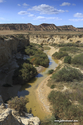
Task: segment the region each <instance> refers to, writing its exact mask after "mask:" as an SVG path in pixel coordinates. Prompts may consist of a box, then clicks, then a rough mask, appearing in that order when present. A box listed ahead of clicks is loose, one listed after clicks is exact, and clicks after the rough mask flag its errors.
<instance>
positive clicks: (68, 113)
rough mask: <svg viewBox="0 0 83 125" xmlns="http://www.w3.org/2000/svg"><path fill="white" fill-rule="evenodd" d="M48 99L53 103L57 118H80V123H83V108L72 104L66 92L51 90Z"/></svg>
mask: <svg viewBox="0 0 83 125" xmlns="http://www.w3.org/2000/svg"><path fill="white" fill-rule="evenodd" d="M48 99H49V101H50V102H51V104H52V105H53V109H52V112H53V115H54V116H55V117H57V119H66V120H68V119H70V120H72V119H74V120H77V119H78V121H79V123H81V124H82V123H83V108H82V107H79V106H76V105H72V103H71V102H70V101H69V98H68V97H67V95H66V94H64V93H62V92H60V91H57V92H56V91H51V92H50V94H49V95H48ZM81 124H80V125H81Z"/></svg>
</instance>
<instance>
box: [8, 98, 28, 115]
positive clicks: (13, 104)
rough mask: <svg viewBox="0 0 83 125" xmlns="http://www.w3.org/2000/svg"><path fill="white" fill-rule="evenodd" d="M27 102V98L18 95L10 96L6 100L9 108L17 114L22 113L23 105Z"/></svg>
mask: <svg viewBox="0 0 83 125" xmlns="http://www.w3.org/2000/svg"><path fill="white" fill-rule="evenodd" d="M27 103H28V98H26V97H20V98H18V96H16V97H14V98H12V99H11V100H9V101H8V106H9V108H13V109H15V110H16V111H18V112H19V114H21V113H23V111H25V105H26V104H27Z"/></svg>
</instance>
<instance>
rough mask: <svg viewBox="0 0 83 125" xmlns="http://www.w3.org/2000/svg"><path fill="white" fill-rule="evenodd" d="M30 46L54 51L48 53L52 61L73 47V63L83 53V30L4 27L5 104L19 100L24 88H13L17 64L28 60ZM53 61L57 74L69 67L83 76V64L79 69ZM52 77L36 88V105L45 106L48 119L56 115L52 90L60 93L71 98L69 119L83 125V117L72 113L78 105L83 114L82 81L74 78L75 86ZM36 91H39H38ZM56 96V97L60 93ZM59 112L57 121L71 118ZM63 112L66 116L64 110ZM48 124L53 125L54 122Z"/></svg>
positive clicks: (0, 38) (1, 69)
mask: <svg viewBox="0 0 83 125" xmlns="http://www.w3.org/2000/svg"><path fill="white" fill-rule="evenodd" d="M30 44H32V45H34V46H36V44H39V45H41V46H42V47H49V48H50V50H48V52H47V55H49V56H51V57H52V55H53V54H54V53H55V52H57V53H59V52H60V51H61V53H63V50H65V49H63V50H60V49H61V48H64V47H66V48H67V47H69V48H68V50H65V51H66V52H67V54H68V56H71V58H72V60H73V58H74V56H76V55H79V54H81V53H82V52H83V29H82V28H75V27H73V26H72V25H70V26H56V25H54V24H41V25H38V26H36V25H32V24H0V95H2V98H3V101H4V102H7V100H9V99H11V97H15V96H17V94H18V91H19V90H20V88H21V85H20V84H19V85H13V79H12V77H13V75H14V71H15V70H16V69H17V68H18V67H19V65H18V64H17V60H19V58H20V59H24V58H25V55H24V53H23V49H24V48H25V46H29V45H30ZM40 49H41V47H40ZM75 50H76V51H75ZM53 58H54V59H55V60H56V61H57V62H58V65H57V68H56V69H55V67H54V73H56V72H58V70H61V69H62V68H64V67H69V66H70V67H71V68H75V69H78V70H80V71H81V73H83V67H82V64H80V65H81V66H79V65H78V64H76V65H75V63H72V62H71V64H68V63H64V58H65V57H61V58H56V56H54V57H53ZM81 58H82V57H81ZM42 70H45V68H44V67H42V69H41V70H39V67H38V70H37V71H40V73H41V71H42ZM68 70H69V69H68ZM52 75H53V74H51V75H48V76H47V77H46V76H45V79H44V80H42V81H40V84H37V85H36V86H35V85H34V86H33V87H32V88H33V89H32V90H33V93H35V97H36V101H38V102H37V105H41V108H42V111H43V112H42V114H43V115H44V114H45V116H46V115H52V114H53V113H55V112H53V111H52V110H53V109H52V105H53V106H54V103H53V102H52V100H51V98H49V100H48V95H49V94H50V92H51V91H52V90H54V91H55V92H57V91H58V92H59V94H61V93H63V94H64V93H65V94H66V93H67V94H68V96H67V97H65V96H64V98H68V99H69V100H67V101H69V102H68V104H69V105H70V106H71V107H68V108H69V109H70V110H68V112H69V114H70V116H69V118H73V119H74V118H79V121H81V124H82V123H83V121H82V117H81V116H80V115H79V116H77V115H75V114H74V113H71V112H70V111H71V110H72V111H73V110H74V111H76V107H75V109H74V108H73V106H72V105H75V106H77V107H78V109H77V111H78V112H77V111H76V113H77V114H81V115H82V112H81V111H80V109H82V108H83V106H82V103H83V102H82V97H83V93H82V80H81V81H78V80H77V79H76V78H74V81H72V82H71V81H68V82H67V81H59V82H58V81H55V79H51V77H52ZM68 77H69V76H68ZM73 83H74V84H73ZM78 83H79V84H78ZM69 84H70V85H69ZM4 85H10V86H11V87H4ZM30 85H31V84H30ZM76 85H77V86H76ZM52 86H54V88H52ZM34 88H36V90H34ZM29 89H30V88H28V89H27V90H26V91H27V93H28V90H29ZM77 89H78V90H77ZM79 91H80V92H79ZM30 92H31V90H30ZM33 93H32V94H33ZM51 94H52V93H51ZM54 94H55V95H56V93H54ZM74 95H76V96H77V95H79V97H81V98H80V99H78V98H79V97H78V96H77V98H76V97H74ZM49 96H51V95H49ZM71 96H73V98H72V97H71ZM58 98H59V96H58ZM62 98H63V95H62ZM72 100H74V101H72ZM60 101H61V100H60ZM62 101H63V100H62ZM50 102H51V105H50ZM60 103H61V102H60ZM70 103H71V104H70ZM68 104H67V105H68ZM62 105H63V104H62ZM59 106H61V105H59ZM27 107H28V106H27ZM50 107H51V110H50ZM57 109H58V110H59V113H58V116H57V117H61V118H65V117H66V115H67V114H66V113H62V114H61V112H60V111H61V110H63V109H59V108H58V107H57ZM64 109H65V107H64ZM65 110H67V109H65ZM74 111H73V112H74ZM34 112H35V111H34ZM40 112H41V110H40ZM62 112H64V110H63V111H62ZM45 116H44V117H45ZM41 117H43V116H41ZM67 119H68V117H67ZM46 124H50V122H49V123H46ZM42 125H45V123H42ZM76 125H77V124H76Z"/></svg>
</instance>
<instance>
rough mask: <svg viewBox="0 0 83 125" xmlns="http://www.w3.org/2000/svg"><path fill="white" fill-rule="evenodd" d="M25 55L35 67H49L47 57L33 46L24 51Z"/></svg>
mask: <svg viewBox="0 0 83 125" xmlns="http://www.w3.org/2000/svg"><path fill="white" fill-rule="evenodd" d="M25 52H26V54H28V55H29V56H31V58H30V62H31V63H32V64H34V65H36V66H38V65H41V66H44V67H48V66H49V59H48V56H47V55H46V54H45V53H44V52H42V51H41V50H39V49H37V48H36V47H35V46H33V45H30V46H27V47H26V49H25Z"/></svg>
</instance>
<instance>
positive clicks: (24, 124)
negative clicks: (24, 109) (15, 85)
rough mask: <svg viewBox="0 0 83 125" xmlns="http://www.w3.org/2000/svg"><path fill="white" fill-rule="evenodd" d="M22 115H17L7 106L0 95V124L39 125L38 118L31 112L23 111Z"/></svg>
mask: <svg viewBox="0 0 83 125" xmlns="http://www.w3.org/2000/svg"><path fill="white" fill-rule="evenodd" d="M25 114H26V115H25V116H24V117H21V116H19V114H18V112H17V111H15V110H14V109H10V108H8V106H7V104H5V103H4V102H3V100H2V97H1V95H0V125H39V124H40V119H39V118H38V117H33V115H32V114H28V113H25Z"/></svg>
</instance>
